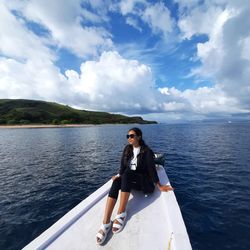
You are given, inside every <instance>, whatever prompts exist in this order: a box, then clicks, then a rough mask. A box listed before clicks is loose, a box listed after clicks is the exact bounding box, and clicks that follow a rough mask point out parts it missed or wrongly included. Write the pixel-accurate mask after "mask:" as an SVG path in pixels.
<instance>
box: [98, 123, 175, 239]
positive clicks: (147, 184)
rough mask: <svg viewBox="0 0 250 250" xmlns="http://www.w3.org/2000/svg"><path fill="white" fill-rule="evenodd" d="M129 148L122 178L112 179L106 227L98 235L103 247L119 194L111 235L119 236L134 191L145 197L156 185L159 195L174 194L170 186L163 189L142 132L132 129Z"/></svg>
mask: <svg viewBox="0 0 250 250" xmlns="http://www.w3.org/2000/svg"><path fill="white" fill-rule="evenodd" d="M127 139H128V145H127V146H126V147H125V148H124V151H123V154H122V159H121V167H120V171H119V174H117V175H116V176H113V177H112V180H113V183H112V186H111V188H110V191H109V194H108V199H107V203H106V208H105V213H104V218H103V224H102V225H101V227H100V230H99V232H98V233H97V235H96V242H97V244H102V243H103V242H104V241H105V239H106V237H107V234H108V232H109V231H110V229H111V226H112V222H111V220H110V218H111V215H112V212H113V209H114V206H115V204H116V201H117V198H118V194H119V190H121V194H120V204H119V208H118V212H117V216H116V217H115V220H114V222H113V226H112V232H113V233H114V234H116V233H119V232H120V231H121V230H122V229H123V227H124V224H125V220H126V216H127V212H126V205H127V202H128V199H129V195H130V192H131V189H136V190H142V191H143V192H144V193H145V194H147V193H152V192H153V191H154V188H155V184H156V186H157V187H158V189H159V190H160V191H166V192H167V191H171V190H173V188H172V187H171V186H169V185H161V184H160V181H159V178H158V175H157V172H156V169H155V164H154V154H153V152H152V150H151V149H150V148H149V147H148V146H147V145H146V144H145V142H144V141H143V139H142V131H141V130H140V129H139V128H132V129H130V130H129V131H128V134H127Z"/></svg>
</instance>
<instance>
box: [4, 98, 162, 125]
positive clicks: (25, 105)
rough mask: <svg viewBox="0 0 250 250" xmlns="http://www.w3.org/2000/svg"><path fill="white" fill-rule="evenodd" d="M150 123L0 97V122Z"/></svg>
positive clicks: (132, 118)
mask: <svg viewBox="0 0 250 250" xmlns="http://www.w3.org/2000/svg"><path fill="white" fill-rule="evenodd" d="M114 123H119V124H128V123H139V124H150V123H157V122H155V121H145V120H143V119H142V118H141V117H128V116H124V115H119V114H110V113H106V112H94V111H86V110H78V109H74V108H71V107H69V106H65V105H61V104H58V103H52V102H45V101H35V100H23V99H15V100H13V99H0V124H1V125H16V124H55V125H57V124H114Z"/></svg>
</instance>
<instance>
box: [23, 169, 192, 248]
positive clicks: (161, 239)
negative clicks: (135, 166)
mask: <svg viewBox="0 0 250 250" xmlns="http://www.w3.org/2000/svg"><path fill="white" fill-rule="evenodd" d="M157 171H158V175H159V178H160V181H161V183H163V184H169V180H168V177H167V175H166V173H165V170H164V169H163V167H161V166H158V167H157ZM110 186H111V180H110V181H108V182H107V183H105V184H104V185H103V186H102V187H101V188H99V189H98V190H97V191H96V192H94V193H93V194H92V195H90V196H89V197H88V198H86V199H85V200H83V201H82V202H81V203H80V204H79V205H77V206H76V207H75V208H74V209H72V210H71V211H69V212H68V213H67V214H66V215H65V216H64V217H62V218H61V219H60V220H59V221H57V222H56V223H55V224H54V225H52V227H50V228H49V229H48V230H46V231H45V232H44V233H43V234H41V235H40V236H39V237H38V238H36V239H35V240H34V241H32V242H31V243H30V244H29V245H27V246H26V247H25V248H24V249H25V250H28V249H57V250H59V249H60V250H62V249H69V250H74V249H75V250H78V249H84V250H85V249H86V250H95V249H105V250H106V249H108V250H117V249H119V250H128V249H129V250H135V249H136V250H140V249H141V250H142V249H143V250H147V249H150V250H151V249H155V250H156V249H159V250H163V249H164V250H170V249H171V250H189V249H191V245H190V241H189V238H188V234H187V231H186V227H185V225H184V222H183V219H182V215H181V212H180V209H179V206H178V203H177V201H176V198H175V195H174V192H172V191H170V192H167V193H165V192H164V193H163V192H160V191H158V189H155V191H154V193H153V194H150V195H149V196H147V197H145V196H144V195H143V193H142V192H138V191H133V192H132V193H131V196H130V199H129V202H128V205H127V213H128V216H127V220H126V225H125V227H124V229H123V231H122V232H120V233H119V234H112V232H111V231H110V232H109V235H108V237H107V239H106V241H105V243H104V244H103V245H102V246H99V245H97V244H96V239H95V235H96V233H97V232H98V230H99V227H100V225H101V222H102V217H103V213H104V208H105V203H106V199H107V193H108V191H109V188H110ZM118 203H119V200H118V202H117V204H116V207H115V209H114V215H113V217H114V216H115V214H116V211H117V207H118ZM113 217H112V218H113Z"/></svg>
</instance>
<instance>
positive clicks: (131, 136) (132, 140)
mask: <svg viewBox="0 0 250 250" xmlns="http://www.w3.org/2000/svg"><path fill="white" fill-rule="evenodd" d="M127 138H128V143H129V144H130V145H133V146H134V147H138V146H139V137H138V136H137V135H136V133H135V131H134V130H129V131H128V134H127Z"/></svg>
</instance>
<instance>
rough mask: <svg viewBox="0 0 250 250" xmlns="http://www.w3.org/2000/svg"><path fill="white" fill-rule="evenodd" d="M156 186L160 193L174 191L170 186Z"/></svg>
mask: <svg viewBox="0 0 250 250" xmlns="http://www.w3.org/2000/svg"><path fill="white" fill-rule="evenodd" d="M156 186H157V187H158V189H159V190H160V191H161V192H168V191H173V190H174V189H173V188H172V187H171V186H170V185H161V183H160V182H158V183H156Z"/></svg>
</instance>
